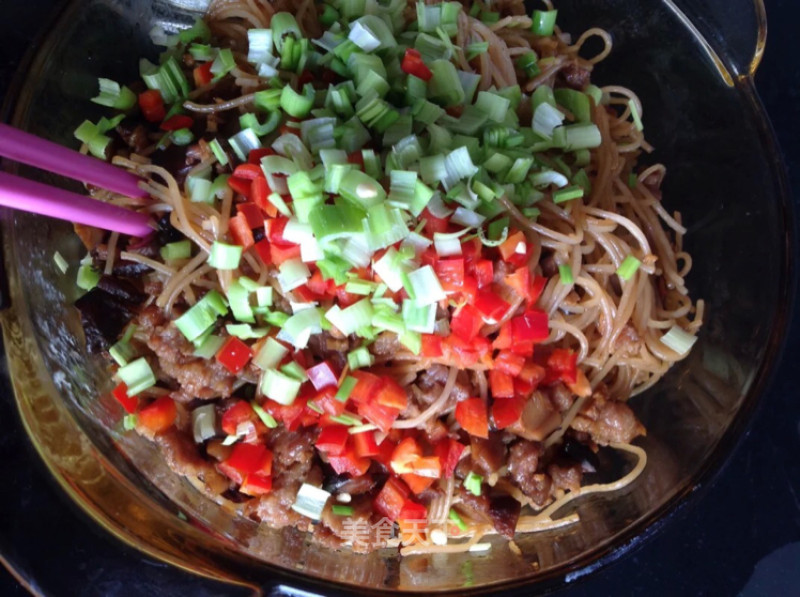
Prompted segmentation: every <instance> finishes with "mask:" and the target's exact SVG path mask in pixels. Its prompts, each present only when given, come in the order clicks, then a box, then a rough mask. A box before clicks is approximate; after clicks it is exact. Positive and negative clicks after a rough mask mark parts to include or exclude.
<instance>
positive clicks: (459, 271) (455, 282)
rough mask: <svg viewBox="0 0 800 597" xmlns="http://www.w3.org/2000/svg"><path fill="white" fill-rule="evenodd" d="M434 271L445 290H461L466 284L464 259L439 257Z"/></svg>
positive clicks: (434, 265)
mask: <svg viewBox="0 0 800 597" xmlns="http://www.w3.org/2000/svg"><path fill="white" fill-rule="evenodd" d="M433 271H435V272H436V277H437V278H439V282H440V283H441V284H442V288H443V289H444V291H445V292H460V291H461V287H462V286H463V284H464V259H437V260H436V261H435V262H434V263H433Z"/></svg>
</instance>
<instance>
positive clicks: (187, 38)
mask: <svg viewBox="0 0 800 597" xmlns="http://www.w3.org/2000/svg"><path fill="white" fill-rule="evenodd" d="M178 39H179V40H180V42H181V43H182V44H183V45H187V44H190V43H192V42H193V41H195V40H200V41H202V42H206V43H207V42H208V41H209V40H210V39H211V29H209V28H208V25H207V24H206V22H205V21H204V20H203V19H202V18H197V19H195V21H194V24H193V25H192V26H191V27H189V28H188V29H184V30H183V31H181V32H180V33H178Z"/></svg>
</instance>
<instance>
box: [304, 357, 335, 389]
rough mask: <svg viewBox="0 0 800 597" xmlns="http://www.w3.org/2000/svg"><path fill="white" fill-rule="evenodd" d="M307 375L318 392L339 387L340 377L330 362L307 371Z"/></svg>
mask: <svg viewBox="0 0 800 597" xmlns="http://www.w3.org/2000/svg"><path fill="white" fill-rule="evenodd" d="M306 375H308V379H309V381H310V382H311V384H312V385H313V386H314V389H316V390H321V389H322V388H327V387H328V386H334V387H335V386H338V385H339V375H338V373H337V372H336V370H335V369H334V368H333V365H331V364H330V362H328V361H322V362H321V363H318V364H316V365H314V366H313V367H311V368H310V369H307V370H306Z"/></svg>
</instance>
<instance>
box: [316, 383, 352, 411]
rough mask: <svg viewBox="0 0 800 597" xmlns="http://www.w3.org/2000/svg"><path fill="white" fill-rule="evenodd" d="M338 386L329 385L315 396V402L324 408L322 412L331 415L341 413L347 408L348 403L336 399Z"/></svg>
mask: <svg viewBox="0 0 800 597" xmlns="http://www.w3.org/2000/svg"><path fill="white" fill-rule="evenodd" d="M338 390H339V388H338V387H337V386H327V387H325V388H323V389H321V390H320V391H319V392H317V394H316V396H314V404H316V405H317V406H319V407H320V408H321V409H322V412H324V413H326V414H328V415H331V416H336V415H341V414H342V413H343V412H344V411H345V408H346V404H345V403H344V402H341V401H339V400H337V399H336V392H337V391H338Z"/></svg>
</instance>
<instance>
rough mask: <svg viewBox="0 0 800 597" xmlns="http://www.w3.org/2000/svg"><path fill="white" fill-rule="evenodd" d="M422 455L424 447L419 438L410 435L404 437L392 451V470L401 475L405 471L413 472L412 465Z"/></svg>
mask: <svg viewBox="0 0 800 597" xmlns="http://www.w3.org/2000/svg"><path fill="white" fill-rule="evenodd" d="M421 457H422V449H421V448H420V446H419V444H418V443H417V440H415V439H414V438H413V437H411V436H409V437H406V438H404V439H403V441H401V442H400V443H399V444H397V447H396V448H395V449H394V452H393V453H392V460H391V463H390V466H391V468H392V470H393V471H394V472H395V473H396V474H398V475H400V474H403V473H410V472H413V469H412V467H411V465H412V463H413V462H414V461H415V460H418V459H419V458H421Z"/></svg>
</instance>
